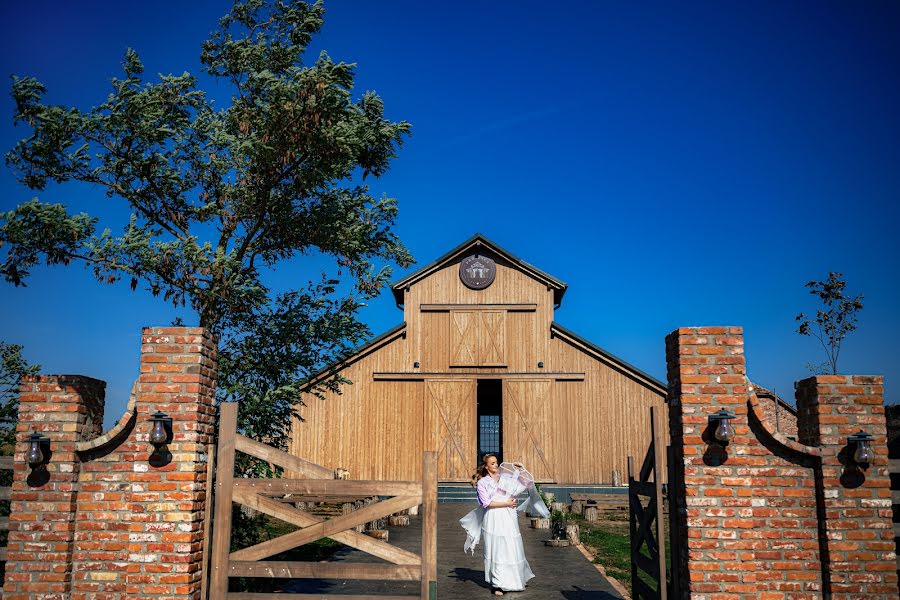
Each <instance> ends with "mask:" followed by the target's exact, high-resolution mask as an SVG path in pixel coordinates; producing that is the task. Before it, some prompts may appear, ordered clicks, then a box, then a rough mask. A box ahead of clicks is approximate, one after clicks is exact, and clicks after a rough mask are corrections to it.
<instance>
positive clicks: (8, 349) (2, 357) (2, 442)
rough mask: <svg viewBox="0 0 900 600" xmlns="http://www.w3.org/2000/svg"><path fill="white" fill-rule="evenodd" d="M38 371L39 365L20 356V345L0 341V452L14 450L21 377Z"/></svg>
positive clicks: (7, 453) (8, 452) (7, 452)
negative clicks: (30, 362)
mask: <svg viewBox="0 0 900 600" xmlns="http://www.w3.org/2000/svg"><path fill="white" fill-rule="evenodd" d="M39 371H40V366H39V365H32V364H29V363H28V361H27V360H25V358H24V357H23V356H22V346H19V345H18V344H9V343H7V342H4V341H0V454H3V455H9V454H12V453H13V450H14V445H15V443H16V423H17V422H18V421H19V384H20V382H21V380H22V377H23V376H25V375H36V374H37V373H38V372H39Z"/></svg>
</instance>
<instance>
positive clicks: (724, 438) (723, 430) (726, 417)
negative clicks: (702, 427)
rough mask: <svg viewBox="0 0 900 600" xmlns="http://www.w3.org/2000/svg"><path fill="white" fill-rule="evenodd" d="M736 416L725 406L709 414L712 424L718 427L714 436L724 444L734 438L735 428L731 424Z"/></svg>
mask: <svg viewBox="0 0 900 600" xmlns="http://www.w3.org/2000/svg"><path fill="white" fill-rule="evenodd" d="M734 418H735V414H734V413H733V412H731V411H730V410H726V409H724V408H723V409H720V410H718V411H716V412H714V413H713V414H711V415H709V423H710V425H711V426H713V425H714V426H715V428H716V429H715V431H714V432H713V436H714V437H715V438H716V441H717V442H719V443H720V444H722V445H723V446H724V445H726V444H728V442H730V441H731V440H733V439H734V428H733V427H732V426H731V420H732V419H734Z"/></svg>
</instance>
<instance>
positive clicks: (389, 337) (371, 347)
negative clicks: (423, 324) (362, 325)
mask: <svg viewBox="0 0 900 600" xmlns="http://www.w3.org/2000/svg"><path fill="white" fill-rule="evenodd" d="M402 337H406V322H405V321H404V322H403V323H400V324H399V325H397V326H395V327H392V328H391V329H389V330H387V331H385V332H384V333H382V334H381V335H379V336H376V337H374V338H372V339H371V340H369V341H368V342H366V343H365V344H363V345H362V346H358V347H356V348H354V349H353V350H351V351H350V352H348V353H347V354H346V355H345V356H344V357H343V358H341V359H340V360H337V361H335V362H333V363H332V364H330V365H328V366H327V367H324V368H322V369H319V370H318V371H316V372H315V373H313V374H312V375H310V376H309V378H308V379H307V380H306V381H305V382H304V383H303V386H302V387H301V391H307V390H309V389H310V388H312V387H313V386H314V385H316V384H318V383H321V382H322V380H324V379H326V378H328V377H331V376H332V375H336V374H337V373H339V372H341V371H342V370H344V369H346V368H347V367H349V366H350V365H352V364H353V363H355V362H356V361H358V360H360V359H362V358H363V357H365V356H367V355H369V354H371V353H372V352H375V351H376V350H379V349H380V348H383V347H384V346H387V345H388V344H390V343H391V342H393V341H394V340H396V339H399V338H402Z"/></svg>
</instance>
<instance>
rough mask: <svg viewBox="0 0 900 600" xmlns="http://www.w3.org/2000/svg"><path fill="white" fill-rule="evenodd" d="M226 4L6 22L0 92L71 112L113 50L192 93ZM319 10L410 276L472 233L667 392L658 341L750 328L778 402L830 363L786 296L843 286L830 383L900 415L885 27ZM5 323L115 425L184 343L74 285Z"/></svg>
mask: <svg viewBox="0 0 900 600" xmlns="http://www.w3.org/2000/svg"><path fill="white" fill-rule="evenodd" d="M228 6H229V4H228V3H227V2H194V3H181V2H171V1H163V0H159V1H156V2H153V3H126V2H105V1H104V2H100V1H97V2H79V3H63V2H43V3H28V4H26V3H15V4H13V5H7V6H4V7H3V8H2V9H0V17H2V18H0V23H2V25H0V28H2V32H0V33H2V35H0V73H2V74H3V75H11V74H20V75H26V74H27V75H34V76H36V77H37V78H38V79H40V80H41V81H43V82H44V83H45V84H46V85H47V87H48V88H49V95H48V100H49V101H51V102H54V103H60V104H74V105H76V106H79V107H81V108H89V107H90V106H92V105H96V104H99V103H100V102H102V101H103V99H104V98H105V95H106V93H107V91H108V81H109V79H110V78H111V77H113V76H116V75H118V74H119V73H120V67H119V64H120V61H121V57H122V55H123V53H124V50H125V48H126V47H129V46H130V47H133V48H135V49H136V50H137V51H138V52H139V54H140V56H141V58H142V60H143V61H144V63H145V66H146V67H147V73H148V74H153V73H170V72H174V73H181V72H182V71H185V70H187V71H190V72H193V73H199V68H198V56H199V46H200V43H201V42H202V40H203V39H205V37H206V35H207V34H208V32H209V31H210V30H211V29H212V28H213V27H214V25H215V22H216V20H217V19H218V17H219V16H221V15H222V14H224V12H226V10H227V8H228ZM326 7H327V9H328V12H327V15H326V24H325V28H324V31H323V33H322V34H321V35H320V36H319V37H317V38H316V40H315V42H314V45H313V46H314V52H316V53H317V52H318V50H319V49H323V48H324V49H327V50H328V52H329V54H330V55H331V56H332V57H333V58H335V59H339V60H344V61H348V62H356V63H358V65H359V69H358V78H357V91H358V92H360V93H361V92H362V91H364V90H368V89H374V90H376V91H377V92H378V93H379V94H380V95H381V96H382V97H383V98H384V100H385V104H386V107H387V112H388V115H389V116H390V117H391V118H394V119H406V120H408V121H410V122H411V123H412V124H413V135H412V137H411V138H410V139H409V140H408V143H407V144H406V146H405V147H404V148H403V150H402V151H401V153H400V156H399V158H398V159H397V160H396V161H395V163H394V166H393V168H392V169H391V171H390V172H389V173H388V174H387V175H386V176H384V177H383V178H382V179H380V180H378V181H376V182H374V184H373V191H374V192H375V193H376V194H377V195H380V194H381V193H386V194H388V195H389V196H393V197H396V198H398V200H399V204H400V216H399V219H398V224H397V228H396V232H397V233H398V234H399V236H400V238H401V239H402V240H403V241H404V242H405V244H406V245H407V247H408V248H409V249H410V250H411V251H412V252H413V254H414V256H415V257H416V259H417V260H418V262H419V265H422V264H426V263H428V262H430V261H431V260H433V259H434V258H436V257H438V256H440V255H441V254H443V253H444V252H446V251H447V250H449V249H450V248H452V247H454V246H456V245H457V244H458V243H460V242H462V241H463V240H465V239H467V238H468V237H470V236H471V235H472V234H473V233H475V232H482V233H483V234H485V235H486V236H487V237H489V238H491V239H492V240H494V241H496V242H497V243H499V244H500V245H502V246H504V247H505V248H507V249H508V250H509V251H511V252H513V253H514V254H517V255H518V256H520V257H521V258H522V259H524V260H526V261H528V262H530V263H532V264H534V265H535V266H537V267H539V268H540V269H542V270H544V271H547V272H548V273H550V274H551V275H553V276H555V277H557V278H559V279H561V280H563V281H565V282H566V283H568V284H569V286H570V287H569V291H568V292H567V294H566V297H565V299H564V301H563V304H562V307H561V308H560V309H559V311H558V312H557V315H556V320H557V321H559V322H560V323H561V324H563V325H564V326H566V327H567V328H569V329H572V330H574V331H576V332H578V333H579V334H580V335H582V336H584V337H586V338H587V339H589V340H591V341H592V342H594V343H595V344H597V345H599V346H601V347H603V348H604V349H606V350H608V351H609V352H612V353H613V354H616V355H618V356H620V357H621V358H623V359H624V360H626V361H629V362H631V363H633V364H634V365H635V366H637V367H638V368H640V369H642V370H644V371H646V372H648V373H650V374H651V375H654V376H656V377H658V378H660V379H664V378H665V356H664V343H663V339H664V337H665V335H666V334H667V333H668V332H670V331H671V330H673V329H674V328H676V327H678V326H685V325H723V324H726V325H742V326H744V327H745V332H746V343H747V347H746V351H747V357H748V371H749V374H750V377H751V379H753V380H755V381H757V382H759V383H760V384H762V385H766V386H768V387H775V388H777V390H778V391H779V393H781V394H782V395H786V396H788V397H790V396H792V389H791V386H792V382H793V381H794V380H795V379H800V378H802V377H805V376H806V375H808V372H807V371H806V370H805V368H804V365H805V364H806V363H807V362H812V361H814V362H820V361H822V360H824V358H825V357H824V352H823V351H822V350H821V349H820V348H819V347H817V342H815V340H812V339H810V338H803V337H800V336H799V335H797V334H796V333H794V329H795V323H794V316H795V315H796V314H797V313H798V312H799V311H801V310H805V311H809V310H812V309H813V304H812V300H813V299H812V297H811V296H809V295H808V294H807V291H806V289H805V288H804V286H803V284H804V283H805V282H806V281H809V280H811V279H823V278H825V277H826V276H827V274H828V272H829V271H841V272H843V273H844V275H845V278H846V280H847V283H848V288H849V289H850V290H851V291H854V292H862V293H864V294H865V296H866V299H865V309H864V311H863V312H862V313H861V316H860V322H859V330H858V331H856V332H854V333H853V334H851V335H850V337H848V339H847V341H846V342H845V344H844V350H843V353H842V357H841V363H840V365H841V371H844V372H848V373H849V372H852V373H866V374H884V375H885V376H886V378H887V384H886V393H887V396H888V399H889V400H893V401H897V400H900V397H898V395H897V392H896V390H897V386H896V385H895V382H896V381H898V379H900V360H898V351H897V350H896V348H897V341H898V340H900V311H898V308H897V307H898V306H900V302H898V300H897V297H898V294H900V277H898V276H900V240H898V235H897V228H898V225H900V218H898V217H900V209H898V198H900V111H898V110H897V107H898V106H900V77H898V73H900V36H898V35H897V31H898V30H900V4H898V3H896V2H865V3H849V2H815V3H811V2H810V3H800V2H777V3H776V2H771V3H770V2H754V3H743V4H741V5H737V3H713V2H710V3H691V4H689V5H684V3H678V5H675V3H658V4H655V3H640V6H638V5H637V3H619V4H608V3H599V2H591V3H583V2H578V3H576V2H570V3H554V4H552V5H551V4H548V3H537V2H495V3H452V4H451V3H447V4H444V5H439V4H436V3H429V2H371V1H369V2H363V1H343V2H336V1H332V2H328V3H326ZM314 55H315V54H313V56H314ZM7 85H8V84H7ZM215 93H218V94H219V102H226V101H227V95H225V94H223V93H222V90H217V91H216V92H215ZM11 114H12V105H11V101H10V99H9V96H8V94H4V95H3V96H2V97H0V115H2V116H3V117H4V118H3V119H0V136H2V143H0V146H2V148H3V149H4V151H5V150H7V149H9V148H11V147H12V146H13V145H14V143H15V142H16V141H17V140H18V139H19V138H21V137H23V136H24V135H26V134H27V132H26V130H24V129H18V130H17V129H15V128H13V127H12V119H11ZM0 194H2V195H0V198H2V199H0V209H2V210H9V209H11V208H12V207H13V206H14V205H15V204H17V203H19V202H21V201H24V200H27V199H28V198H31V197H32V196H34V195H35V194H33V193H32V192H30V191H28V190H27V189H24V188H22V187H21V186H19V185H18V184H17V183H16V181H15V180H14V179H13V177H12V175H11V173H10V172H9V171H8V170H5V169H3V170H2V172H0ZM40 198H41V199H42V200H45V201H53V202H63V203H65V204H67V205H68V206H69V207H70V208H71V209H72V210H76V211H82V210H83V211H87V212H90V213H94V214H97V215H98V216H100V217H101V218H102V219H103V222H104V223H105V224H109V225H111V226H113V227H114V228H117V227H119V225H120V224H122V223H124V215H126V214H127V211H125V210H124V208H123V207H122V206H121V205H115V204H111V203H110V201H109V200H107V199H106V198H105V197H104V196H102V194H99V192H98V191H97V190H95V189H91V188H89V187H85V186H81V187H79V186H67V187H62V188H57V187H51V188H48V189H47V190H46V191H44V192H42V193H41V194H40ZM320 267H321V262H320V261H303V260H296V261H292V262H291V263H289V264H286V265H284V266H283V267H281V268H280V269H279V270H278V272H277V273H276V274H275V275H274V276H273V281H274V282H276V284H277V285H279V286H282V287H287V286H291V285H298V286H300V285H302V284H303V282H305V281H306V280H307V279H309V278H310V277H313V278H314V277H316V276H317V274H318V271H319V269H320ZM413 268H415V267H413ZM403 274H404V273H402V272H398V273H397V278H399V277H400V276H402V275H403ZM0 306H2V309H3V310H2V311H0V339H5V340H7V341H11V342H16V343H19V344H23V345H24V346H25V348H26V350H25V354H26V356H27V358H28V359H30V360H31V361H33V362H38V363H40V364H42V365H43V367H44V369H43V370H44V372H48V373H80V374H85V375H90V376H93V377H97V378H100V379H104V380H106V381H108V382H109V387H108V398H109V400H108V408H107V417H106V422H107V424H111V423H112V422H114V421H115V420H117V419H118V418H119V416H120V415H121V411H122V409H123V407H124V403H125V399H126V396H127V393H128V390H129V389H130V387H131V382H132V381H133V380H134V378H135V377H136V376H137V361H138V350H139V348H138V344H139V335H140V327H141V326H143V325H157V324H168V323H169V322H171V320H172V319H173V318H174V317H175V316H176V315H182V316H184V318H185V320H186V321H187V322H188V323H192V322H196V318H195V317H193V316H192V315H190V314H189V313H185V312H184V311H180V312H179V311H175V310H174V309H172V308H170V307H168V306H166V305H164V304H162V303H161V302H160V301H159V300H158V299H154V298H152V297H151V296H150V295H149V294H147V293H145V292H140V291H139V292H137V293H132V292H130V291H129V290H128V289H127V286H122V287H104V286H100V285H99V284H97V283H95V281H94V280H93V279H92V277H91V276H90V274H89V273H88V272H87V271H84V270H82V269H81V268H68V269H66V268H52V269H51V268H40V269H36V270H35V271H34V274H33V277H32V278H31V280H30V282H29V286H28V287H27V288H18V289H17V288H13V287H11V286H9V285H7V284H3V285H2V286H0ZM892 307H893V308H892ZM363 318H364V320H365V321H366V322H367V323H368V324H369V326H370V327H371V328H372V331H373V333H374V334H377V333H380V332H382V331H384V330H386V329H388V328H390V327H392V326H393V325H395V324H397V323H398V322H400V320H401V319H402V313H401V312H399V311H398V310H397V309H396V308H395V307H394V305H393V302H392V299H391V297H390V293H389V292H387V291H386V292H385V293H384V294H383V296H382V297H381V298H379V299H378V300H376V301H375V302H372V303H371V305H370V306H369V307H367V308H366V310H365V312H364V313H363Z"/></svg>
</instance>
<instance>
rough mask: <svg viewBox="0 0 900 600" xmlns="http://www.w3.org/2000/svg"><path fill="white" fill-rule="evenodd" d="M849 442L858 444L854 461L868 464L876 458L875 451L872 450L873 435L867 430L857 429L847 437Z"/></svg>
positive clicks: (859, 463)
mask: <svg viewBox="0 0 900 600" xmlns="http://www.w3.org/2000/svg"><path fill="white" fill-rule="evenodd" d="M847 443H848V444H855V446H856V449H855V450H854V451H853V462H855V463H856V464H858V465H868V464H869V463H870V462H872V459H873V458H875V452H873V451H872V436H871V435H869V434H868V433H866V432H865V431H862V430H860V431H857V432H856V433H854V434H853V435H851V436H850V437H848V438H847Z"/></svg>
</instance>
